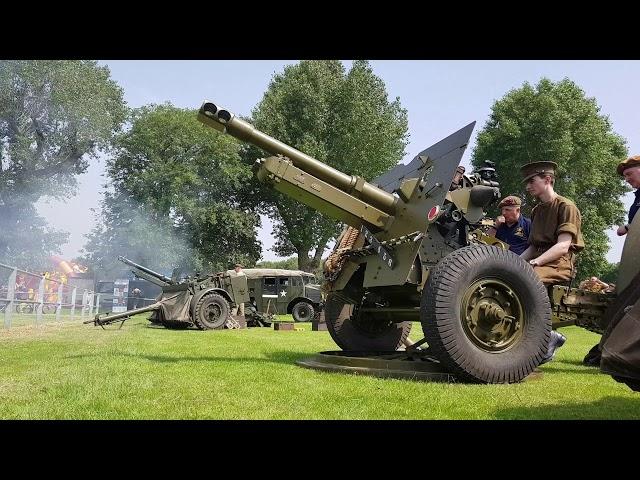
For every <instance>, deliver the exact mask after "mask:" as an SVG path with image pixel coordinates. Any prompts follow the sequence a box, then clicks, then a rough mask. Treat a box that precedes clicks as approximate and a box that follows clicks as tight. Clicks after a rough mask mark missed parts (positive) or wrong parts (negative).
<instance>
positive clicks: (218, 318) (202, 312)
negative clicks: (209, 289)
mask: <svg viewBox="0 0 640 480" xmlns="http://www.w3.org/2000/svg"><path fill="white" fill-rule="evenodd" d="M230 313H231V309H230V308H229V302H227V299H226V298H224V297H223V296H222V295H219V294H217V293H209V294H207V295H205V296H203V297H202V298H201V299H200V300H198V303H197V304H196V308H195V310H194V314H193V323H195V325H196V327H198V328H199V329H200V330H220V329H222V328H224V326H225V324H226V323H227V320H228V319H229V314H230Z"/></svg>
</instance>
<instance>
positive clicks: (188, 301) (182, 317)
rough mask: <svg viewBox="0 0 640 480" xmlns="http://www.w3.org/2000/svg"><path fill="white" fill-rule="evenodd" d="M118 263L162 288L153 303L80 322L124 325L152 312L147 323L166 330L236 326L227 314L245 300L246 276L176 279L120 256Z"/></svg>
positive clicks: (247, 297)
mask: <svg viewBox="0 0 640 480" xmlns="http://www.w3.org/2000/svg"><path fill="white" fill-rule="evenodd" d="M118 260H120V261H121V262H123V263H126V264H127V265H129V266H131V267H133V273H134V274H135V275H136V276H139V277H141V278H144V279H145V280H148V281H149V282H151V283H154V284H155V285H158V286H160V287H162V293H161V294H160V295H159V297H158V298H157V299H156V302H155V303H153V304H151V305H148V306H146V307H142V308H136V309H133V310H128V311H126V312H120V313H113V314H110V315H106V316H101V315H96V316H95V318H94V319H93V320H89V321H86V322H84V323H93V324H94V325H100V326H104V325H108V324H110V323H114V322H117V321H122V322H124V321H125V320H127V319H128V318H130V317H131V316H133V315H137V314H139V313H145V312H153V313H152V314H151V317H150V320H151V322H152V323H159V324H162V325H163V326H164V327H166V328H170V329H185V328H188V327H191V326H195V327H197V328H198V329H200V330H213V329H221V328H224V327H225V326H226V327H229V328H237V327H238V326H239V324H238V322H237V320H235V319H234V318H233V317H232V315H231V307H235V306H236V305H237V304H239V303H241V302H248V301H249V289H248V286H247V277H246V276H243V275H240V276H236V275H233V274H232V273H229V272H226V273H217V274H211V275H205V276H200V275H198V274H196V275H195V276H194V277H186V278H185V279H183V280H178V279H177V278H169V277H167V276H165V275H162V274H160V273H157V272H154V271H153V270H151V269H149V268H147V267H144V266H142V265H139V264H137V263H135V262H132V261H131V260H129V259H128V258H125V257H123V256H119V257H118ZM121 326H122V324H121Z"/></svg>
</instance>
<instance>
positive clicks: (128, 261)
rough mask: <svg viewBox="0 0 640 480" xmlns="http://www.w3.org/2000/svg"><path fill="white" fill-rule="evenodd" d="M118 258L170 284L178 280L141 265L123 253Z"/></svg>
mask: <svg viewBox="0 0 640 480" xmlns="http://www.w3.org/2000/svg"><path fill="white" fill-rule="evenodd" d="M118 260H120V261H121V262H122V263H126V264H127V265H129V266H131V267H134V268H137V269H138V270H140V271H142V272H144V273H146V274H147V275H151V276H152V277H155V278H157V279H158V280H161V281H163V282H164V283H166V284H168V285H174V284H175V283H176V282H174V281H173V280H171V279H170V278H169V277H167V276H166V275H162V274H161V273H158V272H154V271H153V270H151V269H149V268H147V267H143V266H142V265H139V264H137V263H135V262H132V261H131V260H129V259H128V258H126V257H123V256H122V255H120V256H119V257H118Z"/></svg>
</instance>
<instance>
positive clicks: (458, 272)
mask: <svg viewBox="0 0 640 480" xmlns="http://www.w3.org/2000/svg"><path fill="white" fill-rule="evenodd" d="M485 288H488V290H485ZM496 292H498V293H496ZM485 295H486V297H485ZM496 305H497V306H499V307H500V308H503V309H504V310H502V313H505V312H508V317H511V320H503V321H501V322H500V321H498V320H496V317H491V316H490V317H485V316H484V315H486V314H485V313H482V314H480V313H477V312H479V311H482V312H485V311H487V310H484V309H485V308H486V307H487V306H489V307H492V306H496ZM420 310H421V312H420V318H421V323H422V329H423V331H424V333H425V337H426V338H427V342H428V344H429V346H430V347H431V351H432V352H433V354H434V355H435V356H436V358H437V359H438V360H439V361H440V363H441V364H442V366H443V367H445V368H446V369H447V370H448V371H450V372H451V373H452V374H453V375H454V376H456V378H457V379H459V380H461V381H465V382H473V383H514V382H519V381H521V380H522V379H524V378H525V377H526V376H527V375H529V374H530V373H531V372H533V370H534V369H535V368H536V367H537V366H538V365H540V363H541V361H542V359H543V357H544V355H545V354H546V352H547V348H548V344H549V339H550V335H551V306H550V303H549V297H548V295H547V291H546V289H545V287H544V285H543V284H542V282H541V281H540V280H539V278H538V276H537V275H536V273H535V272H534V270H533V269H532V268H531V267H530V266H529V265H528V264H527V262H525V261H524V260H522V259H521V258H520V257H519V256H517V255H515V254H514V253H512V252H509V251H505V250H502V249H501V248H497V247H494V246H489V245H485V246H471V247H465V248H461V249H459V250H456V251H454V252H452V253H450V254H449V255H447V256H446V257H444V258H443V259H442V260H441V261H440V262H439V263H438V264H437V265H436V266H435V268H433V269H432V270H431V272H430V274H429V279H428V281H427V284H426V286H425V289H424V291H423V294H422V302H421V307H420ZM463 310H464V315H463ZM474 312H476V313H474ZM487 318H488V320H487ZM471 321H476V322H477V323H475V324H472V323H471ZM493 322H497V323H493ZM501 329H502V330H501ZM500 331H502V333H499V332H500ZM487 332H489V333H488V336H486V335H485V334H486V333H487ZM493 332H498V333H495V335H496V336H495V337H493V338H491V336H492V335H494V333H493ZM496 339H498V340H496Z"/></svg>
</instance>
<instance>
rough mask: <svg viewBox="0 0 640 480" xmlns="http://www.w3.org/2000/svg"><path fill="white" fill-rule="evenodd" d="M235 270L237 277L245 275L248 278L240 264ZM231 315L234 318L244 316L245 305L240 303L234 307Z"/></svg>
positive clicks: (237, 264) (236, 265) (235, 266)
mask: <svg viewBox="0 0 640 480" xmlns="http://www.w3.org/2000/svg"><path fill="white" fill-rule="evenodd" d="M233 269H234V273H233V274H235V276H240V275H245V276H246V275H247V274H246V273H244V272H243V271H242V265H241V264H239V263H236V264H235V265H234V267H233ZM231 315H233V316H234V317H235V316H236V315H242V316H244V303H240V304H239V305H238V306H237V307H233V308H232V309H231Z"/></svg>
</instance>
